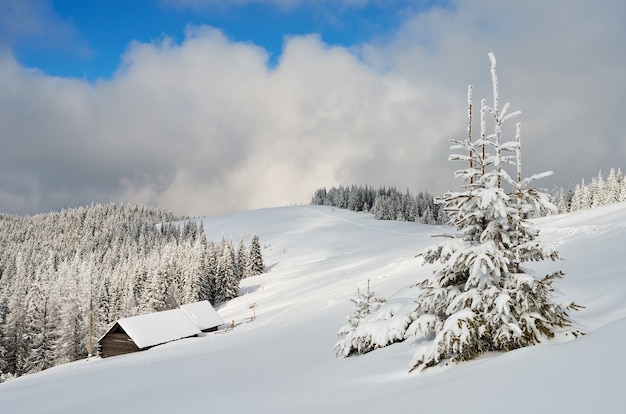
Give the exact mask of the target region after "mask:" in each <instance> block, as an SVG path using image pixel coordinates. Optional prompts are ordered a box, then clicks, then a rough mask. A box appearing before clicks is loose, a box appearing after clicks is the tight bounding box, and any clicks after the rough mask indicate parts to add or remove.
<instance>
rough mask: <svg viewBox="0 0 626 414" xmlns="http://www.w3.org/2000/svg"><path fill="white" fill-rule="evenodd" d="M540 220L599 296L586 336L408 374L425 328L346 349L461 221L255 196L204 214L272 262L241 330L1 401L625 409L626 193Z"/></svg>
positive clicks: (560, 285) (131, 358)
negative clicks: (367, 305) (364, 303)
mask: <svg viewBox="0 0 626 414" xmlns="http://www.w3.org/2000/svg"><path fill="white" fill-rule="evenodd" d="M538 223H539V225H540V227H541V228H542V230H543V233H542V237H543V238H545V239H548V240H552V241H555V242H557V243H558V244H559V251H560V252H561V254H562V255H563V256H564V257H565V258H566V259H567V260H566V261H563V262H558V263H552V262H550V263H541V264H535V265H534V266H532V267H533V268H534V269H536V270H537V273H538V274H543V273H547V272H549V271H553V270H558V269H562V270H564V271H565V272H566V273H567V276H566V278H565V279H563V280H562V281H559V282H557V284H556V286H557V289H558V294H559V295H560V296H562V297H563V298H564V299H572V300H574V301H576V302H577V303H579V304H581V305H585V306H586V308H585V309H584V310H582V311H580V312H577V313H575V314H574V315H573V318H574V320H575V322H576V324H577V326H576V327H577V328H578V329H581V330H584V331H586V332H587V333H588V334H587V335H586V336H584V337H581V338H579V339H576V340H567V338H565V339H564V340H563V341H562V342H559V343H556V342H555V343H551V344H546V345H541V346H536V347H532V348H526V349H521V350H517V351H513V352H509V353H506V354H494V355H488V356H485V357H483V358H481V359H480V360H478V361H473V362H469V363H465V364H462V365H459V366H454V367H447V368H446V367H443V368H438V367H437V368H434V369H431V370H430V371H426V372H425V373H422V374H415V373H413V374H408V372H407V371H408V369H409V367H410V362H411V358H412V356H413V344H412V343H411V342H412V341H407V342H404V343H401V344H396V345H393V346H390V347H387V348H384V349H381V350H378V351H375V352H373V353H370V354H367V355H363V356H359V357H353V358H348V359H337V358H335V355H334V352H333V349H332V348H333V345H334V343H335V341H336V338H335V334H336V332H337V330H338V328H339V327H340V326H341V325H342V324H343V323H344V321H345V316H346V315H347V314H348V313H350V312H351V309H352V306H351V302H349V298H350V297H352V296H353V295H354V294H355V292H356V289H357V287H365V286H366V283H367V279H368V278H369V279H371V286H372V289H373V290H374V291H375V292H376V294H378V295H384V296H390V295H392V294H394V293H397V292H399V291H401V290H402V289H403V288H404V287H406V286H408V285H410V284H411V283H413V282H414V281H416V280H418V279H419V278H420V277H421V276H423V275H425V274H427V273H428V272H430V271H431V270H432V268H429V267H423V266H421V260H420V259H419V258H416V257H415V254H416V253H417V252H419V251H420V250H421V249H423V248H424V247H426V246H427V245H429V244H431V243H433V242H434V241H435V240H433V239H432V238H431V235H432V234H438V233H442V232H444V231H450V229H446V228H436V227H432V226H423V225H416V224H413V223H400V222H381V221H376V220H374V219H372V218H371V216H370V215H367V214H364V213H352V212H348V211H345V210H339V209H333V208H330V207H320V206H315V207H313V206H306V207H284V208H275V209H265V210H257V211H250V212H243V213H237V214H231V215H226V216H221V217H215V218H207V219H205V221H204V226H205V229H206V230H207V233H208V234H209V238H211V239H215V240H218V239H219V238H220V237H221V234H222V232H223V233H224V234H232V235H234V236H235V237H238V236H239V234H242V235H243V236H244V237H245V238H246V239H249V238H250V236H251V234H252V233H257V234H259V236H260V237H261V242H262V244H263V246H264V255H265V260H266V264H267V265H268V266H269V267H270V268H271V271H270V272H269V273H267V274H264V275H260V276H257V277H253V278H250V279H246V280H244V281H243V285H242V289H241V296H240V297H239V298H237V299H235V300H233V301H231V302H229V303H228V304H226V305H225V306H223V307H221V308H218V312H219V313H220V316H222V318H223V319H224V320H225V321H227V322H230V321H231V320H234V321H235V323H236V324H238V325H237V327H236V328H235V329H234V330H232V331H230V332H227V333H209V334H206V335H204V336H202V337H199V338H190V339H185V340H182V341H178V342H175V343H170V344H166V345H162V346H159V347H156V348H153V349H151V350H149V351H146V352H142V353H137V354H132V355H125V356H120V357H116V358H109V359H105V360H100V359H93V360H89V361H79V362H76V363H72V364H68V365H65V366H60V367H56V368H53V369H50V370H48V371H44V372H41V373H39V374H35V375H31V376H26V377H22V378H19V379H17V380H14V381H11V382H8V383H5V384H0V412H2V413H43V412H45V413H61V412H72V413H73V412H89V413H105V412H110V409H111V408H112V407H114V408H115V410H116V411H120V412H140V413H143V412H150V413H172V412H184V411H190V412H195V411H197V410H203V411H205V410H207V411H208V410H210V411H214V412H229V413H244V412H255V413H321V412H332V413H335V412H336V413H379V412H381V413H405V412H415V411H422V412H431V413H432V412H436V413H438V412H447V413H449V412H462V411H463V412H481V413H492V412H493V413H496V412H507V413H518V412H519V413H522V412H524V413H526V412H570V413H584V412H590V411H592V410H593V411H594V412H598V413H605V412H606V413H609V412H626V402H625V401H624V399H623V398H622V395H621V393H622V390H624V389H625V388H626V355H624V352H622V347H623V344H624V342H625V340H626V256H625V253H626V249H624V246H625V245H626V205H625V204H616V205H612V206H607V207H603V208H599V209H595V210H592V211H588V212H582V213H574V214H568V215H564V216H557V217H553V218H546V219H541V220H538ZM399 294H402V293H401V292H400V293H399ZM253 303H256V315H257V319H256V320H255V321H252V322H247V321H246V319H247V318H249V317H250V316H252V310H251V309H249V305H251V304H253Z"/></svg>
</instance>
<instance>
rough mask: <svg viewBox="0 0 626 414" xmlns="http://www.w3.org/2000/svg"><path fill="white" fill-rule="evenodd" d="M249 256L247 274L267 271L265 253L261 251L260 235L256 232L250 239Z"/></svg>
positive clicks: (254, 274) (252, 274) (258, 273)
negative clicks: (264, 259)
mask: <svg viewBox="0 0 626 414" xmlns="http://www.w3.org/2000/svg"><path fill="white" fill-rule="evenodd" d="M248 254H249V256H248V261H247V266H248V268H247V272H246V275H247V276H256V275H260V274H261V273H265V270H266V269H265V263H264V261H263V253H262V252H261V241H260V240H259V236H258V235H256V234H254V235H253V236H252V240H251V241H250V249H249V253H248Z"/></svg>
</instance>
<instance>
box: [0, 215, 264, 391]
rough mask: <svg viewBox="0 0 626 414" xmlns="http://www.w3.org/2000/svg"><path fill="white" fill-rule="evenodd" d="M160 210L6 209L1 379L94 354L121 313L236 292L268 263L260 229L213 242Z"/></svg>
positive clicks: (1, 233)
mask: <svg viewBox="0 0 626 414" xmlns="http://www.w3.org/2000/svg"><path fill="white" fill-rule="evenodd" d="M181 219H183V218H181V217H176V216H174V215H173V214H171V213H169V212H166V211H164V210H160V209H155V208H150V207H139V206H117V205H114V204H109V205H98V206H91V207H83V208H77V209H69V210H64V211H62V212H53V213H47V214H40V215H35V216H26V217H21V216H12V215H0V382H2V380H6V379H8V378H11V377H13V376H19V375H23V374H27V373H33V372H37V371H41V370H43V369H46V368H49V367H52V366H54V365H58V364H61V363H66V362H71V361H74V360H77V359H81V358H84V357H86V356H88V355H89V354H95V353H96V351H97V350H96V349H94V346H95V345H94V344H95V342H96V341H97V340H98V338H99V337H100V336H101V335H102V334H103V333H104V332H105V331H106V329H108V327H109V326H110V324H111V323H112V322H114V321H116V320H117V319H119V318H123V317H128V316H133V315H138V314H143V313H149V312H155V311H162V310H167V309H173V308H176V307H178V306H180V305H181V304H184V303H190V302H195V301H200V300H208V301H210V302H211V303H214V304H215V303H220V302H224V301H227V300H229V299H232V298H234V297H236V296H237V295H238V292H239V281H240V280H241V279H243V278H245V277H248V276H253V275H256V274H259V273H262V272H263V271H264V269H265V266H264V263H263V257H262V252H261V245H260V242H259V237H258V236H257V235H253V236H252V239H251V241H250V243H249V245H248V246H246V243H245V242H244V240H243V238H242V239H240V241H239V244H238V245H237V246H235V244H234V242H233V240H232V239H227V238H226V237H225V236H224V235H222V236H221V240H220V241H217V242H212V241H208V240H207V237H206V235H205V231H204V228H203V226H202V223H201V222H198V221H195V220H189V219H184V220H182V221H181Z"/></svg>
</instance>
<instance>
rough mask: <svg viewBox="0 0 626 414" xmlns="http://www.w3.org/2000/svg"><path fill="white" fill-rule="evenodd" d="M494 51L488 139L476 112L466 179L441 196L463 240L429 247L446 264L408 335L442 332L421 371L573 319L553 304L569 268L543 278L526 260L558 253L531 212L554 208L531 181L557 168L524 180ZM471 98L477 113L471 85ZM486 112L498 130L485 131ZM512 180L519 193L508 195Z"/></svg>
mask: <svg viewBox="0 0 626 414" xmlns="http://www.w3.org/2000/svg"><path fill="white" fill-rule="evenodd" d="M489 57H490V59H491V74H492V81H493V105H492V106H491V107H489V106H487V104H486V100H483V101H482V102H481V109H480V113H481V138H480V139H478V140H475V141H473V140H472V137H471V115H470V116H469V123H468V132H469V133H468V138H467V139H466V140H465V141H454V143H455V145H454V146H453V149H457V150H458V149H465V150H466V151H467V153H466V154H453V155H451V157H450V159H451V160H462V161H465V162H469V167H468V168H467V169H463V170H459V171H457V172H456V176H457V177H460V178H462V179H463V180H464V181H465V183H466V185H465V186H464V189H463V191H461V192H450V193H447V194H446V195H445V196H444V197H443V198H442V199H441V202H443V203H444V206H445V207H444V208H445V210H446V212H447V213H448V215H449V216H450V218H451V219H452V220H453V222H454V224H455V225H456V226H457V228H458V229H459V230H460V231H461V232H462V233H463V237H462V239H457V240H452V241H447V242H444V243H441V244H439V245H436V246H432V247H430V248H428V249H426V250H425V251H424V253H423V257H424V261H425V262H426V263H435V262H439V263H440V267H439V268H438V269H437V270H436V271H435V272H434V274H433V276H431V277H429V278H427V279H426V280H424V281H423V282H422V283H420V287H421V293H420V297H419V298H418V300H417V302H416V309H415V314H416V315H418V316H417V318H416V319H415V321H414V322H413V323H412V324H411V326H410V327H409V328H408V332H409V333H410V334H421V335H426V334H430V333H433V334H434V335H435V339H434V341H433V342H432V345H431V346H430V347H428V348H423V350H421V351H420V352H418V353H417V354H416V357H415V361H414V366H413V369H423V368H426V367H430V366H433V365H436V364H438V363H440V362H441V361H444V360H449V361H463V360H468V359H473V358H475V357H476V356H477V355H479V354H482V353H484V352H488V351H508V350H512V349H516V348H520V347H524V346H529V345H533V344H536V343H539V342H541V341H542V340H544V339H549V338H552V337H553V336H554V333H555V331H556V330H557V329H559V328H562V327H566V326H570V322H569V320H568V316H567V310H568V309H575V308H576V305H574V304H569V305H562V304H557V303H553V302H552V301H551V292H552V282H553V281H554V280H555V279H557V278H559V277H561V276H562V275H563V273H562V272H560V271H557V272H554V273H552V274H549V275H547V276H545V277H544V278H542V279H539V280H538V279H536V278H535V277H534V276H532V272H531V271H530V270H528V269H526V268H524V267H523V264H524V263H525V262H529V261H538V260H544V259H547V258H549V259H552V260H556V259H558V258H559V256H558V253H557V251H556V249H555V248H554V246H552V245H548V244H545V243H542V242H540V241H538V240H537V236H538V234H539V232H538V230H537V229H535V228H534V227H533V226H532V224H531V223H530V222H529V221H528V220H527V219H526V217H528V216H529V215H531V214H532V213H534V212H535V211H541V210H546V209H548V210H551V209H554V206H553V205H552V204H551V203H550V202H549V199H548V197H547V195H546V194H544V193H542V192H541V191H539V190H537V189H536V188H534V187H531V184H532V183H533V182H534V181H535V180H537V179H539V178H541V177H544V176H546V175H548V174H550V173H544V174H539V175H534V176H532V177H530V178H527V179H522V176H521V144H520V138H521V125H520V124H517V127H516V134H515V141H512V142H502V125H503V123H504V122H505V121H506V120H508V119H510V118H512V117H514V116H517V115H518V114H519V112H515V113H511V114H507V110H508V104H506V105H504V106H503V107H502V108H500V105H499V91H498V81H497V75H496V70H495V67H496V62H495V57H494V56H493V54H490V55H489ZM468 104H469V108H470V110H469V113H470V114H471V107H472V101H471V87H470V89H469V92H468ZM488 115H490V116H491V117H492V118H493V120H492V122H493V125H494V131H493V133H492V134H487V131H486V122H487V119H486V117H487V116H488ZM490 151H493V152H490ZM507 166H513V167H516V168H515V173H516V174H515V175H513V176H511V175H509V173H508V172H507V169H506V167H507ZM504 185H508V186H509V187H510V188H511V190H510V191H509V192H506V191H505V190H504Z"/></svg>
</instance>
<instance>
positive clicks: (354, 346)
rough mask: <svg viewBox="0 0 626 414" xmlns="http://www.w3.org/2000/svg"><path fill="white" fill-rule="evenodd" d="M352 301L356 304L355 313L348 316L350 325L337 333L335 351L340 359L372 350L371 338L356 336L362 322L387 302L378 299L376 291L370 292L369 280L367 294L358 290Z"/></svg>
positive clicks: (346, 325)
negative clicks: (337, 339) (337, 338)
mask: <svg viewBox="0 0 626 414" xmlns="http://www.w3.org/2000/svg"><path fill="white" fill-rule="evenodd" d="M350 300H351V301H352V303H354V311H353V312H352V314H351V315H348V316H347V319H348V323H347V324H345V325H344V326H342V327H341V328H340V329H339V331H338V332H337V337H339V341H337V343H336V344H335V347H334V349H335V352H336V353H337V356H338V357H339V356H340V357H349V356H352V355H355V354H361V353H363V352H366V350H370V349H371V347H372V346H371V342H372V340H371V339H372V338H371V336H369V335H355V331H356V329H357V327H358V326H359V325H360V323H361V321H362V320H364V319H366V318H367V317H368V316H369V315H371V314H372V313H374V312H375V311H377V310H378V309H379V308H380V307H381V306H382V304H383V303H385V302H386V300H385V299H384V298H380V297H377V296H376V295H375V293H374V291H372V290H370V281H369V279H368V280H367V290H366V291H365V293H363V292H361V290H360V289H357V291H356V297H354V298H352V299H350Z"/></svg>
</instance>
